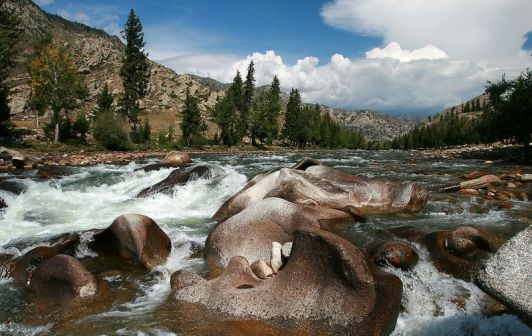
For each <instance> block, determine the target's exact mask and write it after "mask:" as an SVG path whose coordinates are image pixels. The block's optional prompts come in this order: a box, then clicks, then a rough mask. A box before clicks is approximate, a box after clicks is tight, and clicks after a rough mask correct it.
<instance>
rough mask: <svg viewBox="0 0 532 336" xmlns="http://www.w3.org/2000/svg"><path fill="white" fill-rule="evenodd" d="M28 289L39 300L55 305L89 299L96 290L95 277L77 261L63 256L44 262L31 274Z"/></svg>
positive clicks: (59, 255)
mask: <svg viewBox="0 0 532 336" xmlns="http://www.w3.org/2000/svg"><path fill="white" fill-rule="evenodd" d="M28 287H29V288H30V289H31V290H32V291H33V292H35V294H37V295H38V296H39V297H40V298H43V299H45V300H47V301H52V302H56V303H68V302H71V301H72V300H75V299H79V298H87V297H91V296H94V295H95V294H96V293H97V290H98V284H97V280H96V277H95V276H93V275H92V274H91V273H90V272H89V271H87V269H85V267H84V266H83V265H82V264H81V263H80V262H79V261H78V260H77V259H75V258H73V257H71V256H68V255H65V254H58V255H56V256H54V257H52V258H49V259H47V260H46V261H44V262H43V263H42V264H41V265H40V266H39V267H38V268H37V269H36V270H35V271H34V272H33V274H32V276H31V280H30V281H29V283H28Z"/></svg>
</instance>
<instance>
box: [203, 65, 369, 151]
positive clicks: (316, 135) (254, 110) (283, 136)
mask: <svg viewBox="0 0 532 336" xmlns="http://www.w3.org/2000/svg"><path fill="white" fill-rule="evenodd" d="M253 73H254V69H253V62H251V63H250V65H249V67H248V74H247V76H246V81H245V82H244V83H243V82H242V78H241V75H240V72H238V71H237V74H236V76H235V78H234V79H233V82H232V84H231V86H230V88H229V89H228V91H227V94H226V95H225V97H223V98H222V99H220V100H219V101H218V102H217V103H216V105H215V106H214V107H213V108H212V110H211V116H212V119H213V121H214V122H215V123H216V124H217V125H218V126H219V128H220V133H219V135H218V137H217V139H216V140H218V141H219V143H220V144H222V145H225V146H234V145H237V144H239V143H240V142H241V141H242V138H243V137H244V136H249V137H250V138H251V141H252V144H253V145H260V146H263V145H272V144H273V143H274V142H275V141H277V142H278V143H285V144H289V145H292V146H298V147H300V148H304V147H309V146H310V147H323V148H364V147H365V146H366V141H365V139H364V137H363V136H362V134H360V132H355V131H349V130H347V129H345V128H342V127H341V126H339V125H338V124H336V123H335V122H334V121H333V120H332V119H331V117H330V116H329V114H328V113H326V112H325V113H324V112H322V110H321V108H320V106H319V105H318V104H316V105H315V106H310V105H306V104H303V103H302V100H301V94H300V93H299V91H298V90H297V89H292V91H291V92H290V96H289V100H288V103H287V105H286V113H285V115H284V127H283V129H282V131H281V132H280V129H279V125H280V124H283V118H282V115H281V110H282V101H281V83H280V81H279V78H277V76H274V78H273V80H272V82H271V84H270V86H269V88H268V89H267V90H262V91H260V92H255V90H254V85H253V83H254V77H253Z"/></svg>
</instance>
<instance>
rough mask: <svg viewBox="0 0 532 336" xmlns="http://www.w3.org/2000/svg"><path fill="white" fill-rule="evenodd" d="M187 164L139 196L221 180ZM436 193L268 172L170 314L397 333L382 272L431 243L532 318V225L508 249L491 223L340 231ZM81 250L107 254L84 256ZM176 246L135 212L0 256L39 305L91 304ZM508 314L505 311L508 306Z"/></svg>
mask: <svg viewBox="0 0 532 336" xmlns="http://www.w3.org/2000/svg"><path fill="white" fill-rule="evenodd" d="M187 156H188V155H184V154H183V153H179V152H175V153H171V154H169V155H168V156H167V158H166V159H163V160H162V161H161V162H160V163H159V164H156V165H150V166H147V167H143V168H141V169H147V170H151V169H160V168H168V167H174V168H175V169H174V170H173V172H171V173H170V175H169V176H168V177H167V178H166V179H164V180H163V181H160V182H159V183H156V184H155V185H153V186H151V187H149V188H147V189H145V190H143V191H142V192H141V193H140V194H139V196H140V197H145V196H150V195H153V194H155V193H168V192H170V191H172V190H174V188H175V187H179V186H181V185H183V184H186V183H188V182H189V181H191V180H193V179H195V178H199V177H209V176H210V169H209V167H208V166H205V165H193V164H192V162H191V160H190V157H187ZM38 174H39V175H40V176H41V177H42V178H56V177H60V176H62V175H66V174H68V169H67V170H63V169H56V168H49V167H48V168H42V169H41V170H40V171H39V173H38ZM467 177H468V178H470V180H468V181H465V182H467V183H464V184H459V185H458V187H456V186H454V187H453V190H456V189H459V190H475V191H478V190H479V189H480V190H481V191H482V192H486V193H485V196H486V197H490V195H489V192H492V193H493V194H494V195H503V190H500V188H499V189H498V190H495V189H494V185H497V186H500V185H503V182H502V181H506V184H505V185H506V186H508V183H513V184H514V185H515V187H512V188H517V189H518V188H519V187H521V186H522V185H521V184H525V183H529V182H527V180H526V179H527V178H528V177H527V176H526V175H513V176H500V177H497V176H490V175H489V174H488V173H485V172H474V173H472V174H468V176H467ZM523 177H524V178H523ZM1 183H2V181H0V187H1ZM461 186H463V188H461ZM473 188H477V189H473ZM508 188H509V187H508ZM479 194H480V192H479ZM427 197H428V193H427V191H426V189H425V188H424V187H423V186H421V185H419V184H415V183H398V182H391V181H387V180H380V179H367V178H364V177H359V176H354V175H351V174H348V173H346V172H342V171H339V170H336V169H333V168H330V167H326V166H324V165H322V164H321V163H320V162H318V161H316V160H312V159H304V160H302V161H301V162H299V163H298V164H296V165H295V166H293V167H292V168H281V169H280V170H277V171H273V172H270V173H268V174H261V175H257V176H256V177H255V178H253V179H252V180H251V181H250V182H249V183H248V184H247V185H246V186H245V187H244V188H243V189H242V190H240V191H239V192H238V193H237V194H235V195H234V196H233V197H231V198H230V199H228V200H227V201H226V202H225V204H223V205H222V206H221V207H220V209H219V210H218V211H217V212H216V214H215V215H214V219H216V220H217V221H218V223H217V224H216V225H215V226H214V227H213V229H212V231H211V232H210V234H209V236H208V237H207V240H206V243H205V250H204V256H205V258H206V261H207V266H208V273H207V277H206V278H204V277H202V276H200V275H198V274H195V273H194V272H192V271H190V270H179V271H177V272H175V273H174V274H172V275H171V279H170V286H171V294H170V295H169V297H168V299H167V302H166V303H165V306H167V305H170V306H171V307H172V311H173V312H174V313H175V314H176V315H178V316H186V317H187V318H186V319H185V320H186V321H185V322H183V323H186V324H188V329H190V330H196V331H197V333H198V334H216V333H217V331H218V328H219V326H220V323H226V322H231V323H232V322H235V321H253V323H259V324H261V325H263V326H267V327H266V328H267V329H268V330H270V328H274V330H278V331H279V332H281V331H282V332H283V333H288V334H320V335H377V334H378V335H382V334H389V333H390V332H391V331H392V330H393V329H394V327H395V323H396V319H397V317H398V314H399V312H400V309H401V294H402V284H401V281H400V280H399V278H398V277H396V276H395V275H393V274H391V273H387V272H384V271H383V270H382V269H381V268H379V267H378V266H383V267H385V269H386V267H396V268H399V269H402V270H405V271H409V270H411V269H412V268H414V267H416V264H417V262H418V259H419V254H418V252H419V251H418V248H419V246H420V245H424V246H425V247H426V248H427V250H428V251H429V254H430V256H431V258H432V261H433V263H434V265H435V266H436V268H437V269H438V270H440V271H442V272H446V273H448V274H450V275H452V276H454V277H457V278H460V279H463V280H465V281H471V280H472V279H473V278H475V279H476V282H477V283H479V285H480V286H481V287H482V288H484V289H485V290H486V291H487V292H488V293H489V294H490V295H492V296H493V297H494V298H495V299H497V300H500V301H501V302H502V303H504V304H505V305H506V306H508V307H509V308H511V309H513V310H514V311H517V312H518V313H519V316H520V317H522V318H523V319H524V320H525V322H528V323H530V311H531V308H530V302H529V301H530V300H529V299H530V296H529V295H527V293H525V291H526V290H527V289H528V288H529V287H530V278H529V276H528V275H529V274H530V270H529V268H530V267H529V266H530V265H529V263H527V261H528V260H529V259H530V258H529V257H528V256H527V253H528V252H530V248H529V247H530V232H532V231H531V230H530V228H529V229H528V230H526V231H525V232H524V233H521V234H520V235H519V236H517V237H516V238H514V239H513V240H511V241H510V242H509V243H507V244H506V245H504V246H503V241H502V240H501V239H500V237H499V236H498V235H495V234H493V233H491V232H489V231H487V230H484V229H482V228H478V227H470V226H465V227H459V228H452V229H444V230H438V231H434V232H426V231H424V230H423V229H421V228H412V227H400V228H395V229H390V230H389V232H388V233H389V234H391V236H392V237H390V235H388V240H386V241H381V242H379V243H378V244H375V245H376V246H374V247H373V248H371V249H368V250H362V249H359V248H358V247H357V246H356V245H354V244H353V243H352V242H350V241H347V240H346V239H344V238H342V237H341V236H339V235H338V234H336V233H335V232H338V231H337V230H336V229H337V228H338V227H341V226H342V225H352V224H354V223H356V222H363V221H364V220H365V217H366V215H368V216H369V215H370V214H374V213H379V214H389V213H397V212H414V211H418V210H420V209H421V208H422V207H423V206H424V204H425V202H426V201H427ZM82 244H85V247H86V248H88V249H89V250H90V251H93V252H94V254H91V255H89V256H86V258H84V259H76V258H75V256H76V255H77V254H76V251H77V250H78V248H79V247H80V246H81V245H82ZM501 246H503V247H502V248H501ZM171 249H172V242H171V240H170V238H169V237H168V236H167V235H166V234H165V232H164V231H163V230H162V229H161V228H160V227H159V226H158V225H157V224H156V223H155V222H154V221H153V220H152V219H151V218H149V217H146V216H143V215H139V214H125V215H122V216H119V217H117V218H116V219H115V220H114V221H113V223H112V224H111V225H110V226H109V227H108V228H107V229H105V230H90V231H86V232H82V233H79V234H67V235H64V236H62V237H59V238H57V239H55V240H54V241H53V242H52V243H51V244H50V246H39V247H36V248H33V249H31V250H30V251H28V252H27V253H25V254H24V255H22V256H20V257H18V258H14V259H13V260H9V261H6V258H4V256H0V266H2V265H1V264H3V269H4V270H5V269H7V270H8V273H9V275H10V276H11V277H12V278H13V279H14V280H15V282H16V283H18V284H19V285H20V286H22V287H25V288H27V289H28V290H29V291H31V292H32V293H34V294H35V296H36V297H37V298H38V299H40V300H44V301H46V302H52V303H54V304H59V305H68V306H69V307H70V306H71V304H78V303H82V304H83V305H85V306H87V305H88V302H93V301H91V300H103V299H105V298H109V295H110V294H109V290H108V288H107V287H108V285H106V281H102V279H103V278H104V277H105V276H106V275H109V274H113V272H115V271H116V272H131V271H134V272H141V273H142V272H147V271H154V270H155V272H157V269H156V266H157V265H161V264H163V263H164V262H165V261H166V258H167V257H168V256H169V254H170V252H171ZM520 254H522V255H525V257H524V258H523V257H522V255H520ZM486 260H488V261H487V262H485V261H486ZM377 265H378V266H377ZM479 269H480V271H478V270H479ZM119 274H120V273H119ZM509 277H510V278H509ZM515 279H517V280H515ZM494 302H495V303H497V302H496V301H495V300H494ZM501 307H502V308H498V309H499V311H501V310H502V311H507V310H506V309H507V308H506V307H504V306H501ZM191 312H193V313H191ZM176 318H177V317H176ZM237 333H238V332H237ZM239 333H240V334H245V332H244V331H242V330H240V331H239Z"/></svg>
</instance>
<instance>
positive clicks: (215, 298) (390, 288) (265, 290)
mask: <svg viewBox="0 0 532 336" xmlns="http://www.w3.org/2000/svg"><path fill="white" fill-rule="evenodd" d="M190 273H191V272H188V271H181V272H180V274H179V275H178V276H176V279H175V283H176V286H175V288H179V289H178V290H174V291H173V292H172V295H171V298H170V300H171V302H172V303H173V305H174V306H175V307H176V309H177V310H179V309H180V307H183V309H188V308H187V305H190V304H196V305H200V306H202V307H204V308H205V310H202V311H203V312H204V313H205V314H208V315H209V316H210V317H211V318H212V317H213V316H216V318H217V319H219V320H221V321H224V320H233V321H234V320H252V321H260V322H265V323H268V324H271V325H274V326H276V327H278V328H281V329H283V330H285V331H287V332H293V333H299V334H312V335H316V334H319V335H381V334H388V333H390V332H391V331H392V330H393V329H394V327H395V323H396V319H397V316H398V314H399V309H400V301H401V287H402V286H401V281H400V280H399V279H398V278H397V277H396V276H394V275H391V274H386V273H384V272H380V271H378V270H373V272H372V271H371V270H370V268H369V266H368V265H367V264H366V260H365V257H364V255H363V254H362V253H361V252H360V251H359V250H358V249H357V248H356V247H355V246H354V245H353V244H351V243H350V242H348V241H346V240H344V239H343V238H340V237H339V236H336V235H335V234H332V233H329V232H327V231H324V230H320V229H315V230H307V229H303V230H298V231H296V232H295V239H294V245H293V250H292V256H291V258H290V259H289V261H288V263H287V264H286V266H285V268H284V269H283V270H281V271H280V272H279V273H278V274H277V275H276V276H275V277H273V278H269V279H267V280H260V279H258V278H257V277H256V276H255V274H254V273H253V271H252V270H251V267H250V265H249V263H248V261H247V259H245V258H243V257H240V256H236V257H234V258H232V259H231V261H230V262H229V263H228V266H227V268H226V269H225V270H224V271H223V273H222V274H221V275H220V276H219V277H218V278H215V279H213V280H210V281H207V280H204V279H203V278H201V277H199V276H194V275H192V274H190ZM192 279H193V281H191V280H192ZM191 282H194V283H193V284H190V283H191ZM184 283H186V284H188V285H186V286H185V285H181V284H184ZM196 319H197V321H196V323H198V324H199V325H201V326H202V327H204V321H205V319H206V318H205V317H204V316H196ZM189 323H193V321H192V322H190V321H189ZM212 328H216V324H213V326H212ZM215 330H216V329H213V330H212V331H211V332H214V331H215Z"/></svg>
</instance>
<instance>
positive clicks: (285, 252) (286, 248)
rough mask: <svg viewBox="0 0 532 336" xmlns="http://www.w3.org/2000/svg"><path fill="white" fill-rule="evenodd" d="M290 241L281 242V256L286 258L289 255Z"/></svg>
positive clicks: (290, 249) (290, 250)
mask: <svg viewBox="0 0 532 336" xmlns="http://www.w3.org/2000/svg"><path fill="white" fill-rule="evenodd" d="M292 244H293V243H292V242H287V243H284V244H283V247H282V248H281V252H282V254H283V257H284V258H286V259H288V258H289V257H290V253H291V252H292Z"/></svg>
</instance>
